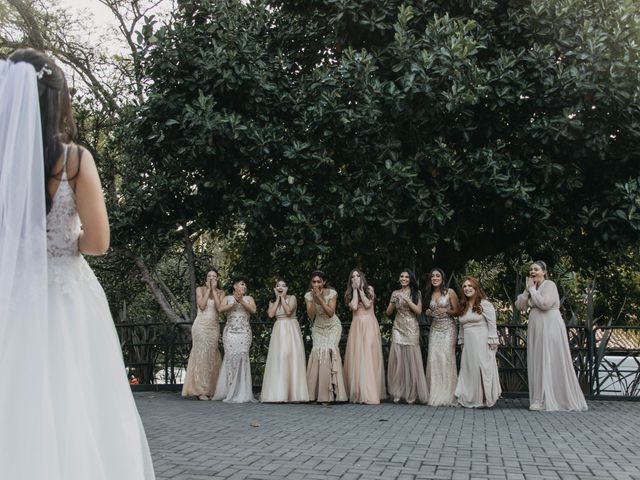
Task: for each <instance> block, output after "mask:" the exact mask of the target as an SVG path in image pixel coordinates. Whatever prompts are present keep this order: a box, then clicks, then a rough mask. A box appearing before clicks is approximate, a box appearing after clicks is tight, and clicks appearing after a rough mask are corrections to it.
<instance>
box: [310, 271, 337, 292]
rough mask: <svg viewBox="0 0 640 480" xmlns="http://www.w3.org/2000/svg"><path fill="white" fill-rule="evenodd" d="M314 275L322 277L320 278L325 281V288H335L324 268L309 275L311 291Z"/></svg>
mask: <svg viewBox="0 0 640 480" xmlns="http://www.w3.org/2000/svg"><path fill="white" fill-rule="evenodd" d="M313 277H320V280H322V281H323V282H324V287H323V288H326V289H329V288H333V287H332V286H331V284H330V283H329V279H328V277H327V274H326V273H324V272H323V271H322V270H314V271H313V272H311V274H310V275H309V291H311V280H313Z"/></svg>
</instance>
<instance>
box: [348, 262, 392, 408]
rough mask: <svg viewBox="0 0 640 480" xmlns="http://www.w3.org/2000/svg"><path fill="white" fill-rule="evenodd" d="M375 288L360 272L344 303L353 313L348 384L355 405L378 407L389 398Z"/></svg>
mask: <svg viewBox="0 0 640 480" xmlns="http://www.w3.org/2000/svg"><path fill="white" fill-rule="evenodd" d="M375 298H376V297H375V293H374V291H373V287H371V286H369V284H368V283H367V279H366V278H365V276H364V273H362V272H361V271H360V270H358V269H354V270H352V271H351V273H350V274H349V280H348V281H347V289H346V293H345V295H344V300H345V303H346V304H347V306H348V307H349V308H350V309H351V311H352V312H353V320H352V321H351V329H350V330H349V338H348V340H347V351H346V353H345V355H344V381H345V384H346V386H347V392H348V394H349V401H350V402H351V403H366V404H369V405H377V404H379V403H380V400H383V399H384V398H385V397H386V387H385V381H384V363H383V359H382V341H381V339H380V326H379V325H378V320H377V319H376V315H375V312H374V309H373V305H374V301H375Z"/></svg>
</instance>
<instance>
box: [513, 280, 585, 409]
mask: <svg viewBox="0 0 640 480" xmlns="http://www.w3.org/2000/svg"><path fill="white" fill-rule="evenodd" d="M528 307H531V311H530V312H529V327H528V329H527V370H528V377H529V403H530V407H529V408H530V409H532V410H547V411H556V410H573V411H580V412H582V411H585V410H587V402H586V401H585V399H584V394H583V393H582V390H581V389H580V385H579V384H578V379H577V377H576V372H575V370H574V369H573V362H572V360H571V352H570V351H569V342H568V340H567V329H566V327H565V323H564V320H563V319H562V315H561V314H560V296H559V295H558V288H557V287H556V284H555V283H553V282H552V281H551V280H545V281H543V282H542V283H541V284H540V285H539V286H538V288H535V289H533V291H532V292H531V293H530V294H528V295H527V294H525V293H523V294H520V295H518V299H517V300H516V308H518V309H520V310H523V311H524V310H526V309H527V308H528Z"/></svg>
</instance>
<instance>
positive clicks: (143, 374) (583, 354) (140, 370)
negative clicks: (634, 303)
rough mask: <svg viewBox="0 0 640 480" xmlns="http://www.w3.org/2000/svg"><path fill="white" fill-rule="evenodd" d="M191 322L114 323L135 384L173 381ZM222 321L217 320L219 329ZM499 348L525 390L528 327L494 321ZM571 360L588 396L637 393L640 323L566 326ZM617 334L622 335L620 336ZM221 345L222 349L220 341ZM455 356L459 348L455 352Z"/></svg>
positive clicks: (263, 340)
mask: <svg viewBox="0 0 640 480" xmlns="http://www.w3.org/2000/svg"><path fill="white" fill-rule="evenodd" d="M190 325H191V324H190V323H183V324H168V323H118V324H116V328H117V330H118V334H119V336H120V340H121V344H122V350H123V354H124V359H125V363H126V366H127V369H128V370H129V371H130V372H134V374H135V375H136V377H137V378H138V380H139V381H140V383H143V384H156V385H157V384H166V385H178V384H180V383H181V378H182V375H183V374H184V371H185V369H186V365H187V360H188V357H189V351H190V349H191V337H190ZM272 326H273V321H270V320H262V319H252V320H251V328H252V333H253V343H252V345H251V373H252V377H253V385H254V388H255V389H256V390H257V389H259V388H260V386H261V383H262V377H263V373H264V365H265V362H266V359H267V352H268V348H269V340H270V336H271V328H272ZM300 326H301V329H302V335H303V340H304V344H305V349H306V351H307V356H308V355H309V352H310V351H311V346H312V341H311V328H310V323H309V321H308V319H307V318H306V316H305V317H302V318H301V322H300ZM342 326H343V331H342V340H341V344H340V348H341V351H342V352H343V353H344V349H345V344H346V339H347V335H348V332H349V327H350V322H342ZM391 327H392V322H391V320H389V319H383V320H382V321H381V322H380V328H381V332H382V343H383V345H382V347H383V354H384V357H385V364H386V359H387V358H388V355H389V346H390V335H391ZM223 328H224V322H221V324H220V331H221V332H222V329H223ZM498 333H499V337H500V347H499V349H498V353H497V361H498V369H499V372H500V382H501V385H502V389H503V392H504V393H507V394H523V393H526V392H527V389H528V384H527V326H526V324H500V325H498ZM428 337H429V324H428V322H426V321H424V320H423V321H422V322H421V342H420V343H421V348H422V354H423V362H424V361H425V360H426V358H427V356H426V354H427V348H428ZM567 337H568V341H569V346H570V350H571V355H572V358H573V365H574V368H575V370H576V373H577V375H578V379H579V381H580V385H581V386H582V389H583V391H584V392H585V394H587V395H590V396H593V397H603V396H618V397H621V398H640V327H629V326H606V327H604V326H596V327H594V328H593V329H589V328H587V327H585V326H570V327H567ZM621 339H622V340H621ZM220 349H221V351H222V350H223V345H222V342H220ZM457 355H458V360H459V357H460V351H459V349H458V352H457Z"/></svg>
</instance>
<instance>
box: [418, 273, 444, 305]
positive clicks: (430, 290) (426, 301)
mask: <svg viewBox="0 0 640 480" xmlns="http://www.w3.org/2000/svg"><path fill="white" fill-rule="evenodd" d="M433 272H440V276H441V277H442V283H441V284H440V293H442V295H446V294H447V291H448V290H449V289H448V288H447V276H446V275H445V273H444V270H442V269H441V268H439V267H435V268H432V269H431V271H430V272H429V278H428V280H427V281H428V282H429V283H428V285H427V286H426V288H425V292H424V302H423V303H424V304H426V305H429V304H430V303H431V295H432V294H433V284H432V283H431V275H433Z"/></svg>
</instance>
